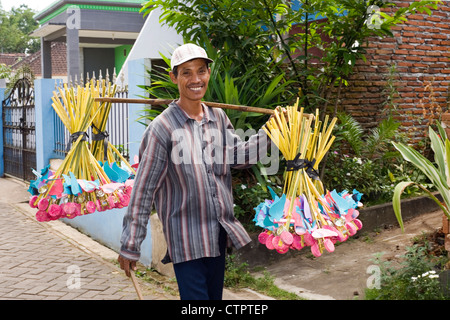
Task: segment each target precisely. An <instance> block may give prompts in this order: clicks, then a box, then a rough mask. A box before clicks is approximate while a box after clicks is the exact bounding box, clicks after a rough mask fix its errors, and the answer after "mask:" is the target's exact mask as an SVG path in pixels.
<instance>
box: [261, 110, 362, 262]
mask: <svg viewBox="0 0 450 320" xmlns="http://www.w3.org/2000/svg"><path fill="white" fill-rule="evenodd" d="M336 121H337V118H333V119H331V121H330V119H329V116H328V115H326V116H325V117H324V120H323V121H321V120H320V118H319V112H318V110H317V111H316V113H315V115H312V114H305V113H304V109H303V108H299V107H298V101H297V103H296V104H294V105H293V106H288V107H286V108H285V109H284V110H283V109H282V108H277V109H276V110H275V111H274V114H273V116H272V117H271V118H270V119H269V121H268V122H267V123H266V125H265V126H264V127H263V129H264V130H265V132H266V133H267V135H268V136H269V138H270V139H271V140H272V141H273V142H274V143H275V145H276V146H277V147H278V149H279V150H280V152H281V154H282V155H283V157H284V159H285V160H286V164H287V167H286V170H285V173H284V187H283V196H282V197H278V196H275V197H276V199H273V200H272V202H269V203H270V204H268V202H267V200H266V202H264V203H261V204H260V205H259V206H258V207H257V208H255V209H256V216H255V219H254V221H255V222H256V223H257V225H259V226H261V227H263V228H265V229H266V231H264V232H263V233H261V234H260V242H261V243H263V244H265V245H266V246H267V247H268V248H269V249H277V251H278V252H280V253H285V252H287V250H288V249H289V248H291V249H297V250H299V249H301V248H303V247H304V246H305V243H306V245H308V246H311V251H312V253H313V254H314V255H315V256H320V255H321V254H322V252H323V250H324V249H327V250H328V251H330V252H332V251H334V242H332V241H331V239H333V241H335V240H336V239H339V240H340V241H345V239H346V236H347V237H348V235H349V234H350V233H352V234H354V233H353V231H354V230H355V229H358V228H360V227H361V225H360V221H359V220H358V221H354V220H357V219H356V217H357V214H358V212H357V210H356V207H357V206H359V205H360V203H359V199H360V197H359V195H360V194H359V193H358V192H357V191H356V190H354V192H355V193H357V196H358V197H359V198H358V200H357V201H355V200H354V198H353V197H352V196H353V195H351V194H349V193H348V192H346V191H344V192H342V193H341V194H337V193H336V192H333V193H330V192H329V191H328V190H325V188H324V186H323V184H322V182H321V180H320V178H319V174H318V168H319V164H320V163H321V161H322V160H323V159H324V157H325V155H326V153H327V152H328V151H329V149H330V147H331V145H332V144H333V142H334V140H335V137H334V136H333V135H332V131H333V128H334V126H335V124H336ZM333 197H334V198H333ZM355 198H356V197H355ZM280 203H281V206H280ZM339 206H340V207H339ZM280 208H282V209H283V210H282V211H283V212H282V213H280V212H279V211H280ZM267 218H268V219H267ZM349 229H351V232H350V231H349Z"/></svg>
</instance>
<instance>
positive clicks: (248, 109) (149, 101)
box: [94, 97, 274, 115]
mask: <svg viewBox="0 0 450 320" xmlns="http://www.w3.org/2000/svg"><path fill="white" fill-rule="evenodd" d="M94 100H95V102H107V103H142V104H150V105H154V106H161V105H165V104H169V103H171V102H172V101H173V99H131V98H108V97H104V98H95V99H94ZM203 103H204V104H206V105H207V106H208V107H212V108H221V109H232V110H239V111H243V112H256V113H263V114H270V115H272V114H273V113H274V112H273V110H271V109H264V108H258V107H249V106H239V105H235V104H226V103H218V102H208V101H203Z"/></svg>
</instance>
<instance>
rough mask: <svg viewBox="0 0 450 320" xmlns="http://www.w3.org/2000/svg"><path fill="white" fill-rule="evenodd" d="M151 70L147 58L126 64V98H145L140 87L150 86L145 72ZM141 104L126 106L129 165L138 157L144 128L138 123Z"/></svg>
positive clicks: (145, 93) (143, 90)
mask: <svg viewBox="0 0 450 320" xmlns="http://www.w3.org/2000/svg"><path fill="white" fill-rule="evenodd" d="M150 68H151V61H150V59H148V58H142V59H136V60H131V61H129V62H128V97H129V98H132V99H136V98H142V97H147V96H148V94H147V92H146V91H145V89H143V88H140V87H139V86H142V85H149V84H150V77H149V76H148V74H147V70H148V69H150ZM143 108H144V105H143V104H138V103H130V104H128V131H129V146H128V149H129V155H130V163H132V164H133V163H134V156H136V155H139V146H140V144H141V140H142V136H143V134H144V131H145V129H146V126H144V125H143V124H141V123H139V122H138V121H140V120H139V118H140V117H141V116H142V109H143Z"/></svg>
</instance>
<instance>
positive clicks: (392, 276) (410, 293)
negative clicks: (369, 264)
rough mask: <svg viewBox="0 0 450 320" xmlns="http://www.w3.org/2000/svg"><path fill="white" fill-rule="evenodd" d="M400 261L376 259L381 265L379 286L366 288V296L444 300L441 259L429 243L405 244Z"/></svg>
mask: <svg viewBox="0 0 450 320" xmlns="http://www.w3.org/2000/svg"><path fill="white" fill-rule="evenodd" d="M406 249H407V252H406V254H405V255H404V256H403V257H402V258H403V260H402V261H401V262H400V264H399V265H394V264H392V263H391V262H390V261H382V260H381V257H377V258H376V259H375V263H376V265H378V267H379V268H380V279H379V280H380V286H379V287H378V288H370V289H369V288H368V289H366V291H365V299H366V300H444V299H447V298H446V297H445V295H444V294H443V291H442V288H441V285H440V282H439V275H438V272H439V271H440V269H439V268H438V269H436V265H439V261H438V260H439V259H436V257H433V256H430V255H429V253H428V252H427V249H426V246H422V245H418V244H416V245H413V246H411V247H408V248H406Z"/></svg>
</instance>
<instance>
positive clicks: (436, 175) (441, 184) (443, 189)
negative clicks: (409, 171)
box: [392, 124, 450, 230]
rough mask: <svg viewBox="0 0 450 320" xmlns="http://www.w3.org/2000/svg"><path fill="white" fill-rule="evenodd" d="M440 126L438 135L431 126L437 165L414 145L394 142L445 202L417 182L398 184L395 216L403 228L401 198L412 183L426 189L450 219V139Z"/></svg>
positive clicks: (395, 194)
mask: <svg viewBox="0 0 450 320" xmlns="http://www.w3.org/2000/svg"><path fill="white" fill-rule="evenodd" d="M438 128H439V134H440V135H438V134H437V133H436V132H435V131H434V130H433V129H432V128H431V127H430V128H429V136H430V141H431V148H432V150H433V151H434V161H435V163H436V166H435V165H433V163H432V162H431V161H430V160H428V159H427V158H425V157H424V156H423V155H421V154H420V153H419V152H417V151H416V150H414V149H413V148H412V147H410V146H406V145H404V144H401V143H395V142H392V143H393V145H394V147H395V148H396V149H397V150H398V151H400V153H401V154H402V156H403V158H404V159H405V160H407V161H409V162H410V163H412V164H413V165H414V166H415V167H416V168H417V169H419V170H421V171H422V172H423V173H424V174H425V175H426V176H427V177H428V179H429V180H430V181H431V183H432V184H433V185H434V186H435V187H436V189H437V190H438V192H439V193H440V195H441V197H442V200H443V202H441V201H439V199H437V198H436V197H435V196H434V195H433V193H432V192H431V191H429V190H428V189H427V188H425V187H424V186H422V185H420V184H418V183H416V182H412V181H405V182H400V183H399V184H397V186H396V187H395V190H394V196H393V199H392V204H393V207H394V212H395V216H396V218H397V221H398V223H399V225H400V227H401V228H402V230H404V226H403V219H402V215H401V202H400V198H401V194H402V193H403V190H405V188H406V187H408V186H410V185H412V184H415V185H417V186H419V187H420V188H421V189H422V190H423V191H425V192H426V193H427V194H428V196H429V197H430V198H431V199H433V200H434V201H435V202H436V203H437V204H438V205H439V207H440V208H441V209H442V211H443V212H444V214H445V215H446V216H447V218H448V219H449V220H450V210H449V208H450V189H449V185H450V184H449V182H450V175H449V165H450V141H449V140H448V138H447V135H446V133H445V131H444V130H443V128H442V127H441V126H440V125H439V124H438Z"/></svg>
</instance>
